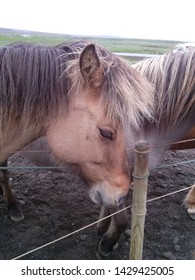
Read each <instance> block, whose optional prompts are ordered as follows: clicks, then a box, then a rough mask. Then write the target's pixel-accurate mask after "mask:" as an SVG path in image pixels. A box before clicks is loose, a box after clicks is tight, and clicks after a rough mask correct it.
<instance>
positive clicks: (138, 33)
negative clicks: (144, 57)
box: [0, 0, 195, 41]
mask: <svg viewBox="0 0 195 280" xmlns="http://www.w3.org/2000/svg"><path fill="white" fill-rule="evenodd" d="M194 3H195V2H194V0H182V1H181V0H91V1H90V0H0V12H1V13H0V27H6V28H16V29H25V30H35V31H45V32H54V33H63V34H72V35H74V34H78V35H109V36H121V37H128V38H147V39H168V40H181V41H195V30H194V28H195V8H194Z"/></svg>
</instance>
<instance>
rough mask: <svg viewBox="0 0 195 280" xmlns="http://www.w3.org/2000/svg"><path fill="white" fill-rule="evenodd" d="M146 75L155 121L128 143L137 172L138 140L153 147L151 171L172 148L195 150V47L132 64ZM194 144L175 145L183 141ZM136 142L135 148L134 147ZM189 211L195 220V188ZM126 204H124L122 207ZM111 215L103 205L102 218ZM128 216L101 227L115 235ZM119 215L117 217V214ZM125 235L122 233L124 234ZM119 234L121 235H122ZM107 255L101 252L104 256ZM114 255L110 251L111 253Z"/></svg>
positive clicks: (186, 201)
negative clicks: (135, 152)
mask: <svg viewBox="0 0 195 280" xmlns="http://www.w3.org/2000/svg"><path fill="white" fill-rule="evenodd" d="M132 66H133V67H134V69H136V70H137V71H139V72H140V73H141V74H142V75H144V76H145V77H146V78H147V79H148V80H149V81H150V82H151V83H152V85H153V86H154V89H155V90H154V91H152V92H151V94H153V97H152V98H153V99H154V102H153V104H154V108H153V118H151V119H150V120H148V119H145V121H144V122H143V123H142V124H143V125H142V126H141V127H140V130H139V131H136V134H134V135H133V138H134V141H132V134H131V132H130V130H129V135H130V137H129V138H128V139H129V141H128V142H127V151H128V158H129V162H130V169H131V170H132V172H133V153H132V151H133V149H134V144H135V142H136V141H137V140H140V139H144V140H146V141H148V142H149V144H150V155H149V169H150V170H152V169H153V168H155V167H156V166H157V165H158V163H159V162H160V161H161V159H162V157H163V155H164V153H165V151H166V150H168V149H172V150H175V149H187V148H190V149H192V148H195V139H194V138H195V48H192V49H190V50H188V51H186V52H172V51H171V52H168V53H166V54H164V55H161V56H156V57H153V58H149V59H146V60H142V61H140V62H137V63H135V64H133V65H132ZM190 139H192V141H190V142H185V143H177V144H172V143H174V142H176V141H179V140H190ZM132 143H133V145H132ZM184 204H185V206H186V209H187V212H188V214H189V215H190V217H191V218H192V219H195V185H193V186H192V188H191V190H190V191H189V193H188V194H187V196H186V198H185V199H184ZM122 207H123V208H124V207H125V205H124V204H123V205H121V206H120V209H121V208H122ZM109 214H111V212H110V210H109V209H108V208H107V207H104V206H102V209H101V217H106V216H107V215H109ZM126 215H127V213H126V212H125V211H124V212H121V213H120V215H119V217H118V218H117V217H112V218H109V219H108V220H104V221H103V222H101V223H100V224H99V228H100V230H101V231H103V232H104V231H105V228H108V227H110V228H112V229H113V232H112V233H111V234H112V235H113V236H114V235H116V233H115V231H117V230H118V229H119V227H118V225H117V222H118V220H119V219H125V217H126ZM116 216H117V215H116ZM120 234H121V232H120ZM120 234H119V232H118V236H119V235H120ZM103 253H104V252H102V251H101V254H103ZM107 253H108V254H109V253H110V252H109V251H108V252H107Z"/></svg>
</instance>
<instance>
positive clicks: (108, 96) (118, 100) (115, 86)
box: [67, 43, 154, 129]
mask: <svg viewBox="0 0 195 280" xmlns="http://www.w3.org/2000/svg"><path fill="white" fill-rule="evenodd" d="M82 44H83V43H82ZM85 44H86V43H85ZM82 46H83V45H82ZM81 51H82V48H79V52H81ZM79 52H78V49H77V50H76V53H77V54H78V55H77V58H76V59H74V60H71V61H69V63H68V67H67V71H68V72H69V75H70V76H71V80H72V88H71V90H70V95H71V93H72V92H73V93H76V92H79V91H80V89H81V87H82V86H83V83H84V81H83V78H82V76H81V73H80V68H79ZM96 52H97V54H98V57H99V59H100V63H101V65H102V68H103V74H104V80H103V84H102V86H101V89H100V98H101V102H102V106H104V107H105V112H106V115H107V117H108V118H109V119H110V120H111V121H112V122H113V123H114V124H116V125H121V126H123V127H128V128H129V125H130V126H131V127H132V128H133V129H138V128H140V126H141V123H142V120H143V119H144V118H147V119H150V118H151V117H152V112H151V111H152V108H153V107H154V106H153V98H154V94H153V87H152V85H151V83H149V82H148V80H147V79H146V78H145V77H144V76H142V75H141V74H140V73H139V72H137V71H136V70H134V69H133V68H132V67H131V66H130V64H129V63H128V62H127V61H125V60H123V59H121V58H119V57H118V56H116V55H114V54H113V53H112V52H110V51H109V50H107V49H105V48H103V47H101V46H99V45H97V44H96Z"/></svg>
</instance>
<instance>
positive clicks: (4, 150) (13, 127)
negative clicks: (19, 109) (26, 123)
mask: <svg viewBox="0 0 195 280" xmlns="http://www.w3.org/2000/svg"><path fill="white" fill-rule="evenodd" d="M44 134H45V129H44V128H43V127H41V126H37V127H35V126H33V127H23V126H22V125H21V124H18V123H17V124H15V123H12V124H10V125H9V128H7V129H6V130H4V131H2V133H1V137H0V162H3V161H4V160H6V159H8V158H9V157H10V156H11V155H13V154H14V153H16V152H17V151H19V150H21V149H22V148H24V147H25V146H26V145H28V144H29V143H31V142H32V141H34V140H36V139H38V138H39V137H41V136H43V135H44Z"/></svg>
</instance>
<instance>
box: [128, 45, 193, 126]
mask: <svg viewBox="0 0 195 280" xmlns="http://www.w3.org/2000/svg"><path fill="white" fill-rule="evenodd" d="M133 67H134V68H135V69H136V70H138V71H139V72H140V73H142V74H143V75H145V76H146V77H147V78H148V80H149V81H150V82H151V83H152V84H153V85H154V87H155V91H156V93H155V110H154V112H155V114H154V118H155V119H156V120H157V122H158V124H159V126H161V127H162V126H164V127H170V128H171V127H173V126H175V125H177V126H179V125H180V124H181V122H182V121H183V120H185V119H187V120H193V119H194V118H195V48H194V49H191V50H190V51H187V52H177V53H173V52H170V53H167V54H164V55H161V56H158V57H154V58H150V59H146V60H143V61H140V62H138V63H136V64H134V65H133Z"/></svg>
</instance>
